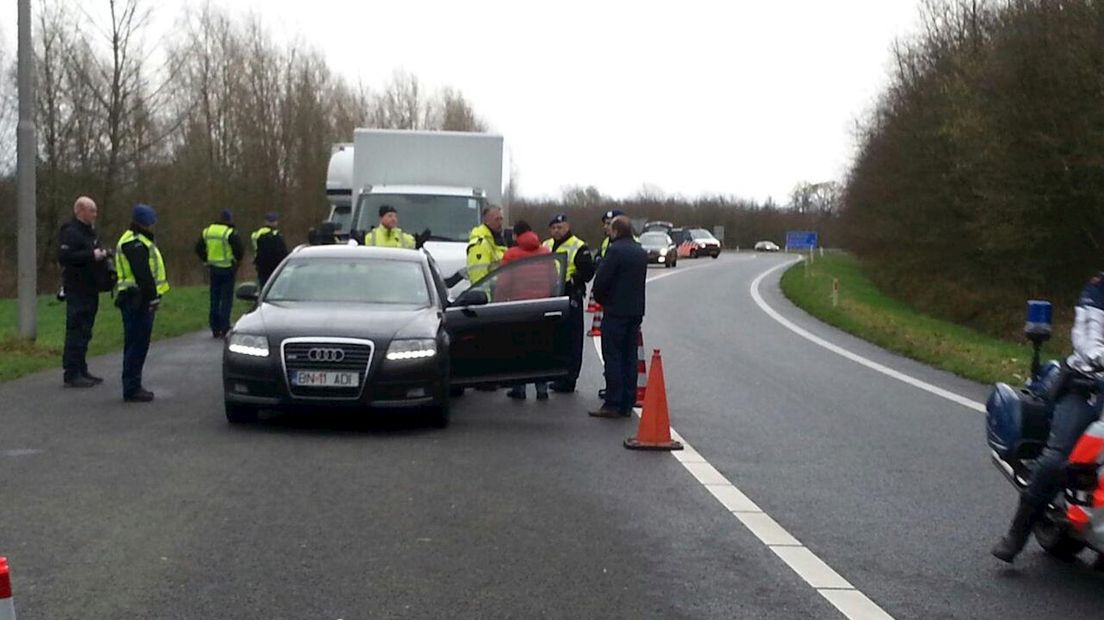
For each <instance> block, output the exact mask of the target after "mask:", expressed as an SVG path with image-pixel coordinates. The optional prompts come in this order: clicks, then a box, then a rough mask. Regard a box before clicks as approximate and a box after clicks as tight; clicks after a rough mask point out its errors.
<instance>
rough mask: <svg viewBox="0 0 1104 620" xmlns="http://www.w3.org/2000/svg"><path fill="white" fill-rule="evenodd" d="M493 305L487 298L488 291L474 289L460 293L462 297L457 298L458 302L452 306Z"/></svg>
mask: <svg viewBox="0 0 1104 620" xmlns="http://www.w3.org/2000/svg"><path fill="white" fill-rule="evenodd" d="M489 303H491V298H490V297H489V296H487V291H484V290H483V289H472V288H469V289H468V290H466V291H464V292H463V293H460V296H459V297H457V298H456V301H455V302H454V303H453V304H452V305H454V306H462V307H467V306H485V305H487V304H489Z"/></svg>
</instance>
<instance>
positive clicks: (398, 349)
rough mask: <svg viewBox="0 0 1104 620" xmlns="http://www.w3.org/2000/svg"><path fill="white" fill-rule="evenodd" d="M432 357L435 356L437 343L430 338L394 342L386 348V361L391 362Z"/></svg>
mask: <svg viewBox="0 0 1104 620" xmlns="http://www.w3.org/2000/svg"><path fill="white" fill-rule="evenodd" d="M434 355H437V341H436V340H433V339H432V338H417V339H411V340H394V341H392V342H391V346H389V347H388V348H387V360H388V361H391V362H400V361H404V360H420V359H427V358H430V357H433V356H434Z"/></svg>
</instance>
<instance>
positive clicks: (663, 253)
mask: <svg viewBox="0 0 1104 620" xmlns="http://www.w3.org/2000/svg"><path fill="white" fill-rule="evenodd" d="M659 255H660V256H667V248H660V249H659Z"/></svg>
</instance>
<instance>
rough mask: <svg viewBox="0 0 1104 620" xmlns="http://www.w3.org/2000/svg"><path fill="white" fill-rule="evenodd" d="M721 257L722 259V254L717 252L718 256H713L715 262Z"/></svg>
mask: <svg viewBox="0 0 1104 620" xmlns="http://www.w3.org/2000/svg"><path fill="white" fill-rule="evenodd" d="M720 257H721V253H720V252H717V253H716V254H714V255H713V260H717V259H718V258H720Z"/></svg>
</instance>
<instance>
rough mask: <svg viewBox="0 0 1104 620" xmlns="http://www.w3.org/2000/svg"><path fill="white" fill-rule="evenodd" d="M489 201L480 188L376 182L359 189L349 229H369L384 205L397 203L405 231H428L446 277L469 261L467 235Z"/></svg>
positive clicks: (429, 247) (430, 249)
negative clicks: (380, 183) (381, 183)
mask: <svg viewBox="0 0 1104 620" xmlns="http://www.w3.org/2000/svg"><path fill="white" fill-rule="evenodd" d="M486 204H487V202H486V197H485V196H484V193H483V191H482V190H479V189H478V188H471V187H443V186H436V187H434V186H426V185H379V186H375V185H373V186H369V187H366V188H364V189H362V190H361V191H360V192H359V193H358V195H357V199H356V204H355V205H354V207H353V209H352V215H351V217H350V218H349V222H350V226H349V230H350V231H355V232H356V233H358V234H361V233H367V232H368V231H370V230H371V229H372V227H374V226H375V225H376V221H377V220H378V219H379V208H380V207H381V206H384V205H387V206H391V207H394V208H395V209H396V210H397V211H398V212H399V228H401V229H402V230H403V232H406V233H410V234H411V235H422V234H426V233H428V241H427V242H426V244H425V246H423V247H425V249H426V251H428V252H429V253H430V254H431V255H432V256H433V258H434V260H435V261H436V262H437V265H438V267H439V268H440V270H441V273H443V274H445V276H446V277H447V276H448V275H451V274H454V273H456V272H457V271H459V270H460V269H461V268H463V267H464V266H465V265H466V263H467V247H468V237H469V235H470V233H471V230H472V228H475V227H476V226H478V225H479V222H480V221H481V214H482V213H483V207H484V206H486ZM331 217H332V216H331Z"/></svg>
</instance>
